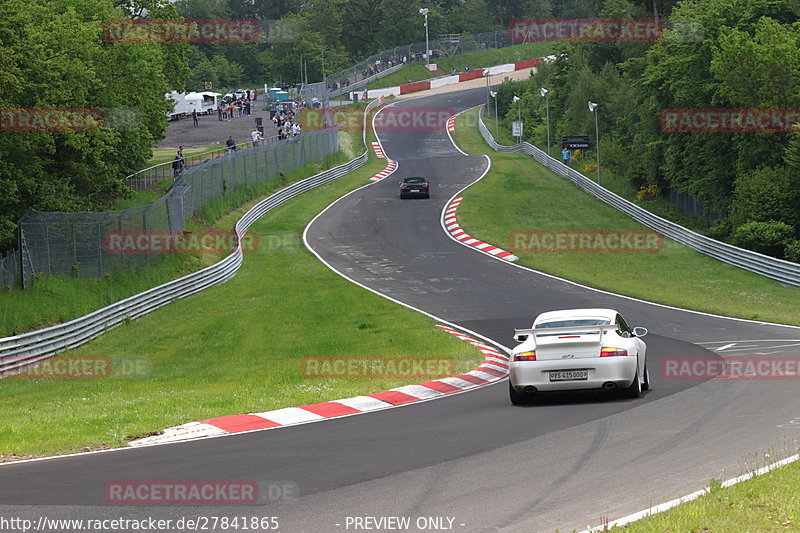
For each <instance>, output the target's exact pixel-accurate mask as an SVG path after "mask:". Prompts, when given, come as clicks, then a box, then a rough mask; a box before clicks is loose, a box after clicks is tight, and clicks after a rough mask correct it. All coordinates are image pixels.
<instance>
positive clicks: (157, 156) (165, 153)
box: [145, 145, 220, 168]
mask: <svg viewBox="0 0 800 533" xmlns="http://www.w3.org/2000/svg"><path fill="white" fill-rule="evenodd" d="M219 148H220V146H219V145H211V146H201V147H199V148H184V149H183V156H184V157H190V156H193V155H198V154H203V153H206V152H210V151H212V150H214V149H219ZM175 152H176V150H175V149H174V148H155V149H153V155H152V156H151V157H150V160H149V161H147V164H145V168H147V167H152V166H153V165H159V164H161V163H166V162H168V161H172V160H173V159H175Z"/></svg>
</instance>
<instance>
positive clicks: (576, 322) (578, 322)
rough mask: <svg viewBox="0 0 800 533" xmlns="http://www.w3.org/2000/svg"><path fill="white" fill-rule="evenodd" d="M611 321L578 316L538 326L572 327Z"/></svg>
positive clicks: (602, 324)
mask: <svg viewBox="0 0 800 533" xmlns="http://www.w3.org/2000/svg"><path fill="white" fill-rule="evenodd" d="M610 323H611V322H610V321H608V320H606V319H604V318H576V319H573V320H554V321H553V322H542V323H541V324H536V328H542V329H544V328H571V327H574V326H606V325H608V324H610Z"/></svg>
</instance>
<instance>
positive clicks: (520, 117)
mask: <svg viewBox="0 0 800 533" xmlns="http://www.w3.org/2000/svg"><path fill="white" fill-rule="evenodd" d="M513 100H514V101H515V102H516V103H517V122H522V104H520V103H519V102H520V100H522V98H520V97H519V96H515V97H514V98H513ZM521 133H522V132H521V131H520V134H521ZM521 142H522V135H520V136H519V137H518V138H517V143H521Z"/></svg>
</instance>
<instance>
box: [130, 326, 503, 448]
mask: <svg viewBox="0 0 800 533" xmlns="http://www.w3.org/2000/svg"><path fill="white" fill-rule="evenodd" d="M437 327H438V328H441V329H443V330H444V331H446V332H448V333H450V334H452V335H455V336H456V337H458V338H459V339H461V340H463V341H466V342H468V343H470V344H472V345H473V346H475V347H476V348H478V349H479V350H480V351H481V352H482V353H483V355H484V361H483V363H482V364H481V365H480V366H478V367H477V368H475V369H474V370H471V371H469V372H467V373H466V374H461V375H459V376H452V377H449V378H442V379H436V380H433V381H428V382H426V383H420V384H418V385H404V386H402V387H397V388H396V389H391V390H388V391H385V392H379V393H376V394H369V395H366V396H356V397H353V398H345V399H344V400H336V401H333V402H323V403H315V404H310V405H302V406H300V407H287V408H285V409H277V410H275V411H267V412H264V413H251V414H246V415H230V416H222V417H219V418H211V419H208V420H200V421H198V422H189V423H188V424H182V425H180V426H175V427H171V428H168V429H165V430H164V433H163V434H161V435H154V436H151V437H145V438H143V439H139V440H135V441H132V442H131V443H130V445H131V446H146V445H151V444H163V443H167V442H177V441H182V440H188V439H195V438H199V437H212V436H219V435H226V434H229V433H241V432H243V431H253V430H258V429H272V428H279V427H285V426H293V425H296V424H303V423H306V422H317V421H319V420H326V419H329V418H337V417H340V416H349V415H356V414H360V413H366V412H369V411H376V410H380V409H390V408H392V407H397V406H400V405H405V404H409V403H414V402H420V401H423V400H430V399H432V398H437V397H440V396H444V395H447V394H452V393H454V392H463V391H465V390H469V389H473V388H475V387H481V386H483V385H487V384H489V383H493V382H495V381H498V380H500V379H502V378H504V377H505V376H506V375H507V374H508V355H506V354H504V353H503V352H501V351H499V350H497V349H496V348H495V347H493V346H491V345H489V344H486V343H484V342H481V341H479V340H477V339H475V338H473V337H471V336H469V335H466V334H464V333H462V332H460V331H458V330H455V329H453V328H449V327H447V326H442V325H437Z"/></svg>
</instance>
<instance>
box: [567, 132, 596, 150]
mask: <svg viewBox="0 0 800 533" xmlns="http://www.w3.org/2000/svg"><path fill="white" fill-rule="evenodd" d="M561 144H562V146H566V147H567V148H569V149H570V150H578V149H581V150H582V149H585V148H589V136H588V135H567V136H564V137H561Z"/></svg>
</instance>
